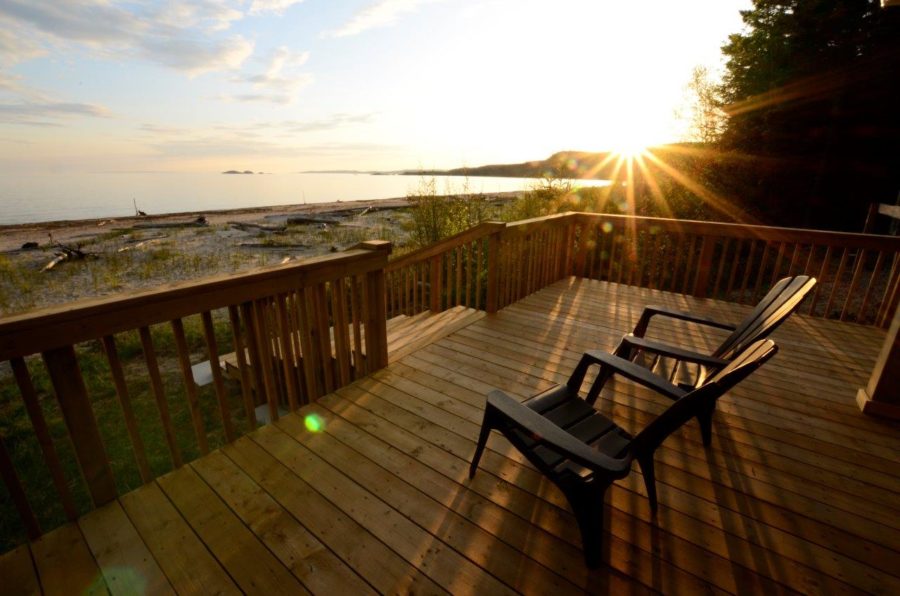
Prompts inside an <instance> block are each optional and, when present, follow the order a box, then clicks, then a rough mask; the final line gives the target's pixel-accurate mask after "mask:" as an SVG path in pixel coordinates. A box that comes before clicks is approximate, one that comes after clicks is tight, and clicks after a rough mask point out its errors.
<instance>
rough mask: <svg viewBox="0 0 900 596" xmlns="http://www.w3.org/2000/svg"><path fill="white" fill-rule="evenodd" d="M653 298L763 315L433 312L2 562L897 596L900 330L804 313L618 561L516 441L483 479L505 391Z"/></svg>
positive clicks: (608, 343)
mask: <svg viewBox="0 0 900 596" xmlns="http://www.w3.org/2000/svg"><path fill="white" fill-rule="evenodd" d="M651 302H652V303H661V304H666V305H670V306H675V307H679V308H691V309H696V310H697V311H700V312H705V313H707V314H710V315H714V316H716V317H717V318H720V319H723V320H730V321H737V320H738V319H740V317H741V315H742V314H744V313H745V312H746V311H747V310H748V308H747V307H742V306H736V305H732V304H727V303H723V302H715V301H703V300H697V299H694V298H690V297H685V296H682V295H675V294H667V293H662V292H657V291H651V290H647V289H641V288H634V287H627V286H621V285H616V284H608V283H605V282H597V281H588V280H584V279H578V278H568V279H565V280H563V281H560V282H557V283H555V284H553V285H551V286H550V287H548V288H545V289H543V290H541V291H539V292H537V293H535V294H533V295H531V296H529V297H527V298H525V299H523V300H521V301H519V302H516V303H515V304H513V305H512V306H509V307H507V308H505V309H503V310H502V311H500V313H498V314H497V315H494V316H484V315H483V313H477V314H471V313H473V312H474V311H464V310H459V312H458V313H457V314H456V315H455V316H450V315H444V318H443V319H442V318H440V315H438V316H436V317H432V318H431V319H427V320H428V321H431V323H430V332H429V333H427V334H424V335H416V334H400V335H398V336H397V337H403V338H405V339H403V341H404V342H405V343H404V344H403V345H402V346H401V345H399V344H397V343H395V344H394V345H392V354H393V357H392V359H391V364H390V365H389V366H388V367H387V368H386V369H384V370H381V371H379V372H377V373H375V374H374V375H372V376H370V377H368V378H365V379H363V380H361V381H358V382H356V383H354V384H352V385H350V386H348V387H345V388H342V389H339V390H338V391H336V392H334V393H332V394H329V395H327V396H326V397H324V398H322V399H320V400H319V401H318V402H317V403H316V404H315V405H313V406H308V407H306V408H304V409H303V410H301V411H300V412H299V413H297V414H292V415H289V416H286V417H284V418H282V419H281V420H280V421H279V422H278V423H276V424H275V425H272V426H267V427H264V428H261V429H259V430H257V431H255V432H254V433H252V434H250V435H248V436H245V437H243V438H241V439H238V440H237V441H236V442H234V443H233V444H231V445H227V446H225V447H223V448H222V449H220V450H218V451H215V452H213V453H212V454H210V455H208V456H206V457H203V458H201V459H199V460H196V461H194V462H192V463H191V464H189V465H185V466H183V467H182V468H180V469H178V470H177V471H175V472H172V473H170V474H167V475H165V476H162V477H160V478H158V479H157V480H156V481H154V482H152V483H150V484H147V485H145V486H143V487H141V488H139V489H138V490H136V491H133V492H131V493H128V494H126V495H123V496H121V497H120V498H118V499H117V500H116V501H114V502H112V503H110V504H108V505H106V506H104V507H101V508H100V509H97V510H95V511H93V512H91V513H90V514H88V515H86V516H84V517H83V518H81V519H80V520H79V521H78V523H77V524H69V525H67V526H63V527H61V528H59V529H57V530H54V531H52V532H50V533H48V534H46V535H45V536H43V537H42V538H40V539H38V540H37V541H35V542H33V543H32V544H30V545H26V546H22V547H20V548H18V549H16V550H14V551H11V552H10V553H7V554H6V555H3V556H2V558H0V576H2V577H3V584H4V589H3V591H4V592H7V590H8V589H9V588H10V586H18V587H20V588H22V591H23V592H28V591H29V588H36V589H37V588H39V587H42V588H43V589H44V590H45V591H47V592H57V591H58V592H67V593H71V592H74V591H76V590H79V591H80V590H82V589H84V588H85V587H88V586H94V587H96V588H98V589H100V590H102V589H104V588H108V589H109V590H110V591H111V592H133V591H134V589H135V588H144V589H146V590H147V591H149V592H153V593H156V592H164V591H168V590H175V591H176V592H202V593H211V592H237V591H239V590H243V591H245V592H255V593H303V592H306V591H308V592H312V593H353V594H359V593H371V592H412V591H415V592H423V593H443V592H445V591H449V592H453V593H465V592H476V591H477V592H480V593H491V594H499V593H508V592H519V591H521V592H535V593H548V592H551V591H554V592H576V591H581V590H587V591H590V592H608V593H615V594H619V593H628V592H646V591H660V592H663V593H690V594H697V593H700V592H709V591H724V592H731V593H739V592H740V593H747V592H754V593H760V592H763V593H775V592H789V591H794V590H796V591H800V592H807V593H809V592H819V593H827V594H832V593H838V592H848V591H849V592H854V591H864V592H876V593H877V592H881V593H894V594H896V593H900V576H898V574H900V515H898V514H900V500H898V499H897V494H898V493H900V434H898V426H897V425H894V424H889V423H885V422H881V421H878V420H873V419H871V418H867V417H864V416H863V415H862V414H861V413H860V412H859V409H858V408H857V406H856V403H855V401H854V397H855V394H856V390H857V388H858V387H860V386H861V385H863V384H864V383H865V381H866V378H867V376H868V371H870V370H871V368H872V363H873V362H874V360H875V358H876V355H877V353H878V350H879V348H880V346H881V343H882V342H883V340H884V335H885V334H884V331H883V330H879V329H875V328H872V327H863V326H859V325H855V324H848V323H838V322H835V321H828V320H822V319H811V318H807V317H803V316H795V317H793V318H792V319H791V320H789V321H788V322H787V323H786V324H785V325H784V326H783V327H782V328H781V329H779V331H777V332H776V333H775V334H774V335H773V339H775V341H776V342H777V343H778V344H779V345H780V346H781V348H782V350H781V352H780V353H779V354H778V355H777V356H776V357H775V359H774V360H773V361H772V362H771V363H769V364H767V365H766V366H765V367H763V368H762V369H761V370H760V371H759V372H758V373H756V374H755V375H754V376H752V377H751V378H749V379H748V380H747V381H746V382H744V383H743V384H742V385H740V386H739V387H738V388H737V389H735V390H734V391H733V392H732V393H731V394H729V395H727V396H726V397H725V398H723V399H722V400H721V401H720V402H719V409H718V413H717V415H716V419H715V422H714V434H713V444H712V447H711V448H710V449H708V450H707V449H704V448H703V447H702V445H701V441H700V433H699V429H698V428H697V427H696V423H689V424H688V425H687V426H686V427H685V428H684V429H682V430H681V431H679V432H677V433H676V434H675V435H674V436H673V437H672V438H671V439H670V440H669V441H668V442H667V443H666V444H664V445H663V447H662V448H661V449H660V450H658V451H657V482H658V486H659V498H660V509H659V513H658V515H657V517H656V519H653V518H652V517H651V515H650V510H649V506H648V504H647V500H646V496H645V494H644V487H643V482H642V481H641V479H640V478H639V472H638V471H635V472H634V473H632V474H631V475H630V476H629V477H628V478H626V479H625V480H623V481H620V482H617V483H616V484H615V485H614V487H613V488H612V489H611V490H610V491H609V493H608V496H607V504H606V505H607V516H608V519H607V522H606V528H607V531H608V537H607V542H606V554H605V558H606V560H607V562H608V567H605V568H603V569H600V570H597V571H590V570H588V569H586V568H585V567H584V565H583V563H582V556H581V551H580V538H579V534H578V528H577V526H576V524H575V521H574V518H573V517H572V515H571V514H570V513H569V511H568V509H567V507H566V505H565V503H564V500H563V497H562V495H561V494H560V493H559V492H558V491H557V490H556V489H555V488H554V487H553V486H552V485H550V484H549V483H547V482H543V481H542V479H541V477H540V476H539V475H538V474H537V473H536V472H535V471H534V469H533V468H532V467H531V466H530V465H528V464H527V463H525V462H524V460H523V458H522V457H521V456H519V454H518V453H517V452H515V451H514V450H513V449H512V448H511V447H510V446H509V444H508V443H507V442H506V441H505V440H504V439H503V438H501V437H500V436H499V435H495V436H494V437H492V438H491V440H490V441H489V443H488V451H487V452H486V454H485V457H484V458H483V459H482V464H481V469H480V472H479V473H478V474H477V475H476V477H475V479H474V480H473V481H471V482H470V481H469V480H468V479H467V466H468V462H469V458H470V457H471V454H472V451H473V450H474V442H475V439H476V437H477V435H478V430H479V427H480V422H481V415H482V408H483V404H484V399H485V395H486V393H487V391H488V390H489V389H491V388H493V387H501V388H504V389H505V390H506V391H508V392H509V393H511V394H514V395H517V396H519V397H520V398H523V399H524V398H525V397H527V396H529V395H531V394H533V393H535V392H537V391H540V390H542V389H545V388H547V387H548V386H550V385H552V384H555V383H559V382H562V381H564V380H565V379H566V378H567V376H568V374H569V372H570V371H571V370H572V368H573V367H574V366H575V364H576V362H577V359H578V358H579V356H580V355H581V353H582V352H583V351H584V350H587V349H593V348H603V349H612V347H613V346H614V345H615V344H616V343H617V341H618V339H619V338H620V337H621V335H622V334H623V333H625V332H626V331H628V330H630V329H631V328H632V327H633V325H634V322H635V321H636V320H637V318H638V316H639V314H640V311H641V309H642V307H643V306H644V305H645V304H647V303H651ZM441 321H443V322H444V323H443V325H454V327H452V329H451V328H446V327H445V328H444V331H445V332H446V331H450V333H449V334H447V333H442V332H441V331H440V329H441V327H442V324H441ZM415 324H417V323H415V322H410V323H408V325H409V326H410V327H409V328H410V329H413V327H412V326H413V325H415ZM654 325H655V323H654ZM654 329H656V330H657V332H659V331H663V332H668V333H670V334H671V333H675V334H677V335H679V336H680V337H681V342H682V343H683V344H685V345H688V346H693V347H695V348H700V347H711V346H713V345H714V344H715V343H717V342H716V339H717V337H715V336H713V335H709V334H706V332H705V331H704V332H703V333H701V330H700V329H698V328H691V327H689V326H687V325H683V326H679V325H678V324H676V323H672V324H671V327H670V328H669V329H666V328H665V326H664V325H662V326H659V327H654ZM649 336H650V337H652V334H650V335H649ZM670 337H671V335H670ZM423 340H427V341H423ZM398 341H400V340H395V342H398ZM428 342H430V343H428ZM847 346H852V347H853V348H852V350H848V349H847ZM598 404H600V405H601V409H603V410H604V411H605V412H606V413H607V414H608V415H611V416H612V417H613V418H614V419H615V420H616V421H617V422H619V423H620V424H621V425H622V426H625V427H626V428H628V427H631V428H638V427H641V426H643V425H644V424H645V423H646V422H647V420H648V418H649V417H650V416H652V415H653V414H654V413H655V412H659V411H661V409H662V408H663V406H664V405H665V404H663V403H660V402H658V401H653V399H652V398H651V396H650V394H649V393H647V392H645V391H643V390H642V389H640V388H637V387H636V386H634V385H632V384H630V383H628V382H624V381H617V382H616V383H614V384H610V385H609V386H608V388H607V389H606V390H605V391H604V394H603V396H602V398H601V400H600V401H599V402H598ZM309 429H318V430H317V432H313V431H312V430H309ZM38 578H40V580H38ZM38 581H40V584H38V583H37V582H38Z"/></svg>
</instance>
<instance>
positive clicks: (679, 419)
mask: <svg viewBox="0 0 900 596" xmlns="http://www.w3.org/2000/svg"><path fill="white" fill-rule="evenodd" d="M776 352H778V346H776V345H775V342H773V341H772V340H771V339H761V340H758V341H756V342H755V343H753V344H750V345H749V346H747V347H746V348H745V349H744V350H742V351H741V352H740V353H738V355H737V356H735V357H734V359H733V360H732V361H731V362H729V363H728V365H727V366H725V368H723V369H722V370H720V371H718V372H717V373H716V374H714V375H712V376H710V377H709V378H708V379H706V380H705V381H704V382H703V384H702V385H700V386H699V387H698V388H696V389H694V390H693V391H691V392H690V393H688V394H687V395H685V396H683V397H681V398H680V399H678V400H677V401H675V402H674V403H673V404H672V405H671V406H669V407H668V409H666V411H665V412H663V413H662V414H660V415H659V416H657V417H656V418H655V419H653V420H652V421H651V422H650V424H648V425H647V426H645V427H644V428H643V429H642V430H641V432H639V433H638V434H637V436H635V438H634V442H633V444H632V445H633V447H632V448H633V450H634V451H635V452H637V451H643V450H650V451H652V450H653V449H656V448H657V447H658V446H659V445H660V443H662V442H663V441H664V440H665V439H666V437H668V436H669V435H670V434H672V433H673V432H675V431H676V430H678V429H679V428H680V427H681V426H682V425H683V424H684V423H685V422H687V421H688V420H690V419H691V418H693V417H694V416H696V415H697V414H698V413H699V412H701V411H703V409H704V408H711V407H712V406H713V405H715V402H716V400H717V399H719V398H720V397H721V396H722V395H724V394H725V393H726V392H727V391H728V390H729V389H731V388H732V387H734V386H735V385H737V384H738V383H740V382H741V381H743V380H744V379H745V378H747V376H749V375H750V374H751V373H752V372H753V371H755V370H756V369H757V368H759V367H760V366H762V365H763V364H764V363H765V362H766V361H767V360H769V358H771V357H772V356H774V355H775V353H776Z"/></svg>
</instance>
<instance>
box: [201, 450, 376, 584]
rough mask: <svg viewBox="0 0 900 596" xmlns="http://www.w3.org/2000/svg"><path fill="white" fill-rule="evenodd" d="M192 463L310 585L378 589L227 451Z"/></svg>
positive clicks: (295, 573)
mask: <svg viewBox="0 0 900 596" xmlns="http://www.w3.org/2000/svg"><path fill="white" fill-rule="evenodd" d="M192 466H193V467H194V469H195V470H196V471H197V472H198V473H199V474H200V476H201V477H202V478H203V480H205V481H206V483H207V484H209V485H210V487H211V488H212V489H213V490H215V491H216V493H217V494H218V496H219V498H221V499H222V500H223V501H224V502H225V503H226V504H227V505H228V506H229V507H230V508H231V510H232V511H234V513H235V514H236V515H237V516H238V517H239V518H240V519H241V521H243V522H244V524H246V526H247V527H248V528H250V530H252V531H253V533H254V534H255V535H256V536H257V537H258V538H259V540H260V541H261V542H263V543H264V544H265V545H266V546H267V547H268V548H269V550H271V551H272V553H273V554H274V555H275V556H276V557H278V559H279V561H281V563H282V564H283V565H284V566H285V567H287V568H288V569H290V571H291V572H292V573H293V574H294V576H295V577H297V579H299V580H300V581H301V582H303V584H304V586H306V588H307V589H308V590H310V591H311V592H313V593H326V592H329V593H338V594H374V593H375V592H374V590H373V589H372V588H371V587H370V586H369V585H368V584H366V583H365V581H364V580H363V579H362V578H360V577H359V576H358V575H357V574H356V573H355V572H354V571H353V570H352V569H351V568H350V567H349V566H347V565H346V564H345V563H344V562H343V561H341V560H340V559H339V558H338V557H337V556H336V555H335V554H334V553H333V552H331V551H330V550H329V549H328V547H326V546H325V545H324V544H322V542H320V541H319V540H318V539H317V538H316V537H315V535H313V534H312V533H311V532H310V531H309V530H307V529H306V528H304V527H303V525H302V524H301V523H300V522H299V521H297V519H296V518H294V517H293V516H292V515H291V514H290V513H289V512H288V511H287V510H285V509H284V508H283V507H282V506H281V505H279V504H278V502H277V501H275V499H273V498H272V497H271V496H270V495H269V494H268V493H266V491H264V490H262V489H261V488H260V487H259V486H258V485H257V484H256V483H255V482H254V481H253V480H252V479H251V478H250V477H249V476H247V475H246V474H245V473H244V472H243V471H242V470H241V469H240V468H239V467H238V466H237V465H236V464H235V463H234V462H233V461H232V460H230V459H229V458H228V457H226V456H225V455H224V454H223V453H221V452H218V451H216V452H213V453H211V454H210V455H209V456H208V457H204V458H202V459H199V460H197V461H195V462H194V463H193V464H192Z"/></svg>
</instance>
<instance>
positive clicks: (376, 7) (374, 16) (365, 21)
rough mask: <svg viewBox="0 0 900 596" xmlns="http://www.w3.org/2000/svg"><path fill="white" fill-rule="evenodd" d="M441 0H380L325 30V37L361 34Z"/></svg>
mask: <svg viewBox="0 0 900 596" xmlns="http://www.w3.org/2000/svg"><path fill="white" fill-rule="evenodd" d="M440 1H441V0H380V1H379V2H376V3H375V4H372V5H370V6H368V7H366V8H364V9H362V10H361V11H359V12H357V13H356V14H355V15H353V17H352V18H351V19H350V20H349V21H347V22H346V23H344V24H343V25H341V26H340V27H338V28H337V29H334V30H331V31H325V32H324V33H323V34H322V36H323V37H349V36H351V35H359V34H360V33H362V32H363V31H367V30H369V29H375V28H376V27H384V26H387V25H390V24H392V23H394V22H395V21H396V20H397V18H398V17H399V16H400V15H402V14H404V13H409V12H414V11H415V10H416V9H417V8H418V7H419V5H421V4H431V3H433V2H440Z"/></svg>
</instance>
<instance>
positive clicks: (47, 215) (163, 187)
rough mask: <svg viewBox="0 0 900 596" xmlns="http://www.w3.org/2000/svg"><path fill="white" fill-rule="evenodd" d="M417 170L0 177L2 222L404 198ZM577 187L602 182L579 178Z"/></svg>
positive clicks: (508, 182)
mask: <svg viewBox="0 0 900 596" xmlns="http://www.w3.org/2000/svg"><path fill="white" fill-rule="evenodd" d="M435 181H436V184H437V189H438V192H441V193H443V192H461V191H462V190H463V185H464V184H465V182H466V181H465V179H464V178H460V177H453V176H436V177H435ZM420 183H421V179H420V178H419V177H417V176H401V175H377V176H376V175H370V174H264V175H259V174H254V175H227V174H218V173H215V174H212V173H211V174H198V173H101V174H24V175H9V174H4V175H2V176H0V225H5V224H17V223H28V222H40V221H55V220H65V219H88V218H98V217H122V216H127V215H134V203H133V201H136V202H137V206H138V208H139V209H141V210H142V211H145V212H146V213H148V214H150V215H153V214H159V213H179V212H186V211H205V210H215V209H237V208H242V207H265V206H269V205H296V204H302V203H330V202H335V201H361V200H370V199H387V198H394V197H403V196H406V195H407V194H408V193H410V192H414V191H415V190H416V189H417V188H418V187H419V185H420ZM532 183H533V181H530V180H522V179H520V178H475V177H473V178H469V179H468V190H469V191H470V192H488V193H490V192H503V191H514V190H522V189H526V188H528V187H529V186H530V185H531V184H532ZM579 183H580V184H582V186H587V185H602V184H605V182H604V181H596V180H594V181H580V182H579Z"/></svg>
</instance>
